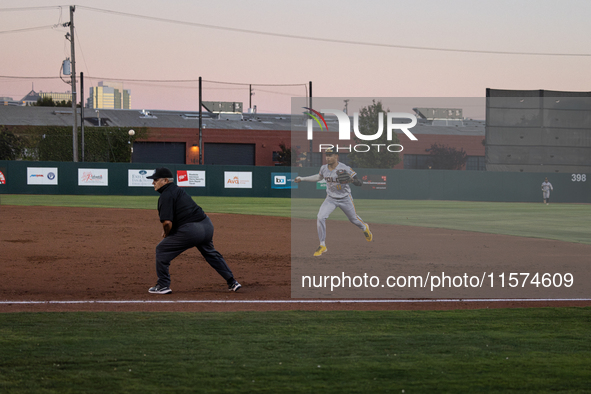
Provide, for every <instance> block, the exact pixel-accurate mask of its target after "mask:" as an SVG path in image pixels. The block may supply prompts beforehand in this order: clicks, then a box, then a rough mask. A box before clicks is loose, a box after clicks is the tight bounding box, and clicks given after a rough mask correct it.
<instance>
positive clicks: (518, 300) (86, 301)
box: [0, 298, 591, 305]
mask: <svg viewBox="0 0 591 394" xmlns="http://www.w3.org/2000/svg"><path fill="white" fill-rule="evenodd" d="M565 301H566V302H573V301H591V298H473V299H472V298H448V299H446V298H442V299H426V300H425V299H422V300H412V299H410V300H404V299H400V300H396V299H395V300H74V301H0V305H14V304H385V303H393V304H396V303H399V304H400V303H440V302H565Z"/></svg>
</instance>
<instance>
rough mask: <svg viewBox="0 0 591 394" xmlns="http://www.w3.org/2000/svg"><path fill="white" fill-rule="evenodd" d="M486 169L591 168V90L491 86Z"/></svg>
mask: <svg viewBox="0 0 591 394" xmlns="http://www.w3.org/2000/svg"><path fill="white" fill-rule="evenodd" d="M486 109H487V114H486V169H487V170H488V171H520V172H545V173H556V172H567V173H587V172H591V92H558V91H545V90H525V91H524V90H494V89H488V90H487V107H486Z"/></svg>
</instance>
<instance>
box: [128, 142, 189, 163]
mask: <svg viewBox="0 0 591 394" xmlns="http://www.w3.org/2000/svg"><path fill="white" fill-rule="evenodd" d="M185 154H186V146H185V143H184V142H134V143H133V155H132V159H131V161H132V162H134V163H172V164H185Z"/></svg>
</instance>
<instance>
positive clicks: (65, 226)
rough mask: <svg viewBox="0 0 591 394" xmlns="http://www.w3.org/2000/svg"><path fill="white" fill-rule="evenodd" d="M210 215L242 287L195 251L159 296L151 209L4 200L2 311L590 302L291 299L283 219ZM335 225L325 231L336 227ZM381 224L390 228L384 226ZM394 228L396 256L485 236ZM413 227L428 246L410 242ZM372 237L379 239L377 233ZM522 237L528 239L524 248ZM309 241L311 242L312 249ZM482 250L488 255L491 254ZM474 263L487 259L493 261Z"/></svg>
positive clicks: (560, 248)
mask: <svg viewBox="0 0 591 394" xmlns="http://www.w3.org/2000/svg"><path fill="white" fill-rule="evenodd" d="M209 216H210V217H211V219H212V221H213V223H214V225H215V236H214V243H215V245H216V248H217V249H218V250H219V251H220V252H221V253H222V254H223V255H224V257H225V258H226V260H227V261H228V264H229V266H230V268H231V269H232V270H233V271H234V274H235V276H236V278H237V279H238V280H239V281H240V282H241V283H242V284H243V286H244V287H243V289H241V290H240V292H238V293H230V292H228V291H227V289H226V286H225V282H224V281H223V279H221V278H220V277H219V276H218V274H217V273H216V272H215V271H214V270H213V269H212V268H211V267H210V266H209V265H208V264H207V263H206V262H205V261H204V259H203V258H202V257H201V255H200V254H199V253H198V251H197V250H196V249H195V250H190V251H187V252H185V253H183V254H182V255H181V256H179V257H178V258H177V259H175V260H174V261H173V262H172V264H171V269H170V272H171V277H172V284H171V288H172V289H173V294H171V295H165V296H158V295H152V294H149V293H148V292H147V289H148V287H150V286H152V285H154V283H156V274H155V262H154V248H155V246H156V244H157V243H158V242H159V240H160V234H161V226H160V224H159V222H158V218H157V213H156V211H155V210H138V209H133V210H132V209H107V208H105V209H99V208H63V207H35V206H33V207H30V206H2V207H0V223H1V226H0V248H1V256H2V257H1V258H0V274H1V277H2V287H0V312H19V311H271V310H394V309H431V310H434V309H473V308H489V307H490V308H500V307H541V306H549V305H551V306H590V305H591V302H589V301H577V302H546V301H536V302H533V301H527V302H509V301H503V302H494V303H491V302H460V301H458V302H423V301H417V302H378V303H359V302H338V301H336V302H335V301H332V302H330V303H328V302H310V301H311V300H292V299H291V297H290V294H291V293H290V278H291V270H290V256H291V246H290V242H291V240H290V224H291V221H290V219H289V218H278V217H264V216H245V215H225V214H209ZM304 225H306V224H305V223H304ZM383 226H384V227H385V226H386V225H383ZM309 227H310V233H311V234H312V237H311V238H314V236H313V235H314V234H315V227H316V226H315V223H314V222H312V221H309ZM334 227H335V228H334V229H332V230H331V234H334V232H335V231H336V232H338V231H339V230H338V228H340V227H343V226H334ZM388 228H389V230H390V231H391V228H392V226H388ZM347 229H348V228H347ZM372 229H373V231H374V233H375V234H376V235H379V233H380V230H381V229H382V226H380V225H373V226H372ZM348 230H350V229H348ZM343 231H346V230H343ZM399 233H400V237H399V238H398V239H397V244H398V245H399V246H398V249H397V253H399V254H400V255H401V256H406V255H415V256H416V255H417V254H426V255H429V254H433V253H434V251H437V254H443V255H453V256H455V257H454V258H460V259H461V258H470V257H469V256H464V255H466V254H467V252H464V253H458V250H462V245H463V246H465V245H480V244H482V237H483V235H482V234H479V233H470V232H461V231H453V230H441V229H427V228H421V229H417V228H413V227H400V231H399ZM419 233H420V237H421V239H422V240H423V241H425V242H424V243H423V244H428V245H429V247H428V248H416V246H415V241H416V239H417V234H419ZM486 237H487V238H486V239H487V244H488V247H489V248H490V247H492V248H495V247H497V248H502V252H503V253H511V254H513V255H515V258H516V259H520V258H523V259H527V258H529V259H531V258H532V256H531V254H530V253H527V252H526V251H530V250H536V248H539V247H540V245H542V242H541V240H536V239H529V238H519V237H508V236H500V235H499V236H495V235H488V234H487V235H486ZM375 242H387V241H386V240H379V237H378V236H376V240H375ZM528 242H529V243H531V247H527V246H526V247H524V243H528ZM543 245H545V246H544V247H546V248H549V249H551V250H552V253H553V254H554V255H555V256H560V255H562V254H563V253H564V254H569V255H570V256H575V257H574V258H580V259H581V261H582V262H583V261H586V259H587V258H588V256H589V255H590V254H591V253H590V252H591V246H590V245H581V244H571V243H565V242H559V241H548V240H544V241H543ZM316 246H317V245H316V244H315V243H312V245H311V252H312V251H313V249H314V248H315V247H316ZM520 253H521V254H523V255H522V256H520V255H519V254H520ZM462 256H464V257H462ZM484 256H489V257H488V258H490V259H494V253H488V254H484ZM480 264H483V266H488V265H491V264H494V261H481V262H480ZM130 301H133V302H130ZM152 301H158V302H157V303H153V302H152ZM169 301H174V302H169ZM179 301H186V302H179ZM35 302H37V303H35Z"/></svg>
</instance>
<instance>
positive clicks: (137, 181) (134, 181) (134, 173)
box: [127, 169, 154, 187]
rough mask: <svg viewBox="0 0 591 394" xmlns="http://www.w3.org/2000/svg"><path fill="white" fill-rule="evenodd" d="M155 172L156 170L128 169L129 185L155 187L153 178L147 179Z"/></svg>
mask: <svg viewBox="0 0 591 394" xmlns="http://www.w3.org/2000/svg"><path fill="white" fill-rule="evenodd" d="M153 173H154V170H153V169H152V170H127V175H128V178H127V186H130V187H153V185H152V179H146V177H147V176H150V175H152V174H153Z"/></svg>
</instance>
